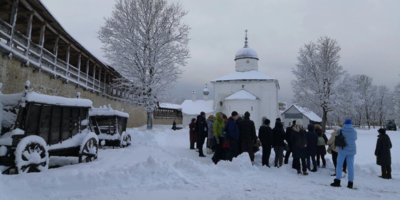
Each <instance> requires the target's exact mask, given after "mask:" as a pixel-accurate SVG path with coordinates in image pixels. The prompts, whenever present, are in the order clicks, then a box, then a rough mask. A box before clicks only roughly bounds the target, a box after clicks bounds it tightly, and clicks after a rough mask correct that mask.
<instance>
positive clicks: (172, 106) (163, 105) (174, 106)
mask: <svg viewBox="0 0 400 200" xmlns="http://www.w3.org/2000/svg"><path fill="white" fill-rule="evenodd" d="M160 108H168V109H177V110H180V109H182V106H181V105H179V104H173V103H160Z"/></svg>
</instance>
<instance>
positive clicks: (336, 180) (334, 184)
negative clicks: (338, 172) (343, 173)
mask: <svg viewBox="0 0 400 200" xmlns="http://www.w3.org/2000/svg"><path fill="white" fill-rule="evenodd" d="M331 186H332V187H340V180H338V179H335V180H333V183H331Z"/></svg>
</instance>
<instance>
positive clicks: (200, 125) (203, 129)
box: [196, 112, 208, 157]
mask: <svg viewBox="0 0 400 200" xmlns="http://www.w3.org/2000/svg"><path fill="white" fill-rule="evenodd" d="M196 133H197V148H199V156H200V157H206V156H205V155H204V153H203V144H204V140H205V139H206V137H207V135H208V126H207V122H206V113H204V112H201V113H200V115H199V116H197V121H196Z"/></svg>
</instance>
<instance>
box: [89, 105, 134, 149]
mask: <svg viewBox="0 0 400 200" xmlns="http://www.w3.org/2000/svg"><path fill="white" fill-rule="evenodd" d="M89 116H90V127H91V130H92V131H93V132H95V133H96V134H97V136H98V138H99V140H100V144H101V146H112V147H115V146H119V147H126V146H129V145H130V144H131V136H130V135H129V134H127V133H126V132H125V131H126V124H127V122H128V118H129V114H128V113H125V112H121V111H118V110H113V109H112V108H111V106H110V105H108V107H106V106H103V107H101V106H100V108H92V109H91V110H90V111H89Z"/></svg>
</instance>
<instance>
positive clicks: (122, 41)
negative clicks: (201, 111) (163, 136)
mask: <svg viewBox="0 0 400 200" xmlns="http://www.w3.org/2000/svg"><path fill="white" fill-rule="evenodd" d="M186 14H187V11H185V10H183V8H182V7H181V5H180V4H175V3H172V4H168V3H167V1H164V0H117V1H116V5H115V7H114V10H113V12H112V16H111V17H109V18H106V19H105V25H104V26H103V27H101V29H100V31H99V39H100V40H101V42H102V43H103V47H102V49H103V51H104V54H105V57H106V58H107V59H108V61H109V62H110V64H111V65H112V66H113V67H115V68H116V69H117V70H118V71H119V72H120V73H121V74H122V76H123V78H120V79H116V80H113V81H114V83H113V87H114V88H117V89H119V90H121V91H123V93H124V97H125V98H126V99H127V100H129V101H130V102H133V103H136V104H138V105H140V106H141V107H143V108H145V109H146V111H147V128H148V129H151V128H152V126H153V122H152V119H153V111H154V108H156V106H157V102H158V101H159V99H160V98H161V97H162V96H163V95H165V94H166V92H167V90H168V89H170V87H171V84H172V83H173V82H175V81H176V80H177V79H178V78H179V76H180V74H181V73H182V70H181V69H180V67H182V66H185V65H186V59H187V58H189V49H188V43H189V38H188V34H189V30H190V28H189V26H188V25H186V24H183V23H182V18H183V17H184V16H185V15H186Z"/></svg>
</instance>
